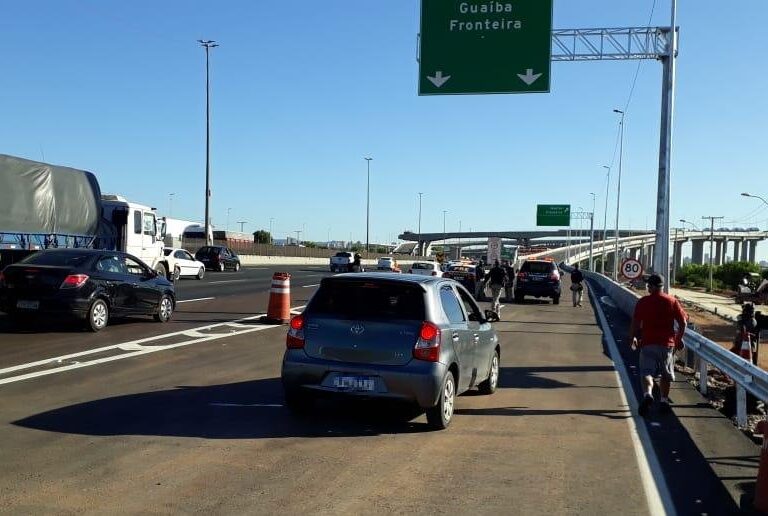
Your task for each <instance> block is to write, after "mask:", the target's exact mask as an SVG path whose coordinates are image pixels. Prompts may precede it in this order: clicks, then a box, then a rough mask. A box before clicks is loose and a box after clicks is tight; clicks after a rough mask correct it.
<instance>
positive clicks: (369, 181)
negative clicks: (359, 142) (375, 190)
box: [363, 157, 373, 253]
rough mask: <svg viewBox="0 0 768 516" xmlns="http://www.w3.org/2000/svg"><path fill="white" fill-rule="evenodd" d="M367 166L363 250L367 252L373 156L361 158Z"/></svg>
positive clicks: (369, 231) (369, 230) (369, 232)
mask: <svg viewBox="0 0 768 516" xmlns="http://www.w3.org/2000/svg"><path fill="white" fill-rule="evenodd" d="M363 159H364V160H365V162H366V164H367V166H368V187H367V190H366V191H367V193H366V197H365V199H366V201H365V252H366V253H369V252H370V250H369V248H368V246H369V245H370V234H371V160H372V159H373V158H369V157H366V158H363Z"/></svg>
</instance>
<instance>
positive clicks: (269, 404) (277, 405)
mask: <svg viewBox="0 0 768 516" xmlns="http://www.w3.org/2000/svg"><path fill="white" fill-rule="evenodd" d="M208 405H210V406H212V407H271V408H279V407H282V405H281V404H279V403H209V404H208Z"/></svg>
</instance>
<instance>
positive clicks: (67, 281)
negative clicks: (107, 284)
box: [59, 274, 88, 288]
mask: <svg viewBox="0 0 768 516" xmlns="http://www.w3.org/2000/svg"><path fill="white" fill-rule="evenodd" d="M86 281H88V275H87V274H70V275H69V276H67V277H66V278H64V281H62V282H61V287H59V288H80V287H82V286H83V285H85V282H86Z"/></svg>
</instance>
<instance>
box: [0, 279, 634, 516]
mask: <svg viewBox="0 0 768 516" xmlns="http://www.w3.org/2000/svg"><path fill="white" fill-rule="evenodd" d="M293 273H294V285H293V292H294V299H293V303H292V304H293V306H300V305H301V304H303V302H304V300H305V299H306V298H308V296H309V295H310V294H311V293H312V291H313V289H314V288H313V287H308V288H304V286H307V285H314V284H316V283H317V281H318V280H319V279H320V277H321V276H322V275H324V274H325V272H324V271H322V270H319V268H318V269H315V268H312V267H309V268H296V269H294V270H293ZM318 274H319V275H320V276H317V275H318ZM270 277H271V271H266V270H265V271H258V270H248V271H246V272H244V273H243V274H242V275H241V276H237V275H224V274H222V275H213V274H211V275H210V276H209V278H208V279H206V280H205V281H204V282H201V283H200V284H197V283H189V282H187V281H185V282H183V283H182V285H181V286H180V288H179V292H180V298H181V299H196V298H201V297H215V298H216V299H213V300H205V301H198V302H191V303H185V304H182V305H180V306H182V307H183V308H180V311H179V313H177V314H176V316H177V317H176V318H175V319H174V321H175V322H172V323H169V324H167V325H158V324H156V323H153V322H146V321H131V322H126V323H123V324H121V325H115V326H114V327H109V328H107V329H106V330H105V332H103V333H102V334H99V335H97V336H94V335H90V334H87V333H84V332H79V331H76V330H72V331H70V332H62V331H58V332H48V331H46V330H45V329H44V328H41V329H39V333H33V334H26V335H19V334H13V335H9V334H6V333H0V339H2V343H0V350H1V352H0V355H2V360H3V361H4V364H7V365H10V366H14V365H15V366H17V367H18V366H19V365H22V364H24V363H25V362H24V361H27V362H29V361H33V360H40V361H41V362H45V363H44V364H42V365H38V366H35V367H33V368H31V369H21V370H15V371H11V372H8V371H7V369H8V368H7V367H6V366H3V367H5V369H4V370H3V371H5V372H4V373H3V372H2V371H0V443H2V447H1V448H0V463H2V465H3V468H2V470H0V499H2V500H3V504H2V506H0V512H4V513H8V514H29V513H34V514H41V513H57V514H69V513H78V514H82V513H85V514H105V513H111V514H135V513H148V514H166V513H204V514H278V513H280V514H296V513H319V514H345V513H380V512H387V513H390V512H396V513H421V514H426V513H429V514H434V513H470V512H471V513H479V514H498V513H503V514H509V513H525V514H529V513H548V514H552V513H556V514H564V513H566V514H567V513H570V514H576V513H579V514H609V513H617V512H621V513H624V514H646V513H647V512H648V506H647V505H646V499H645V495H644V493H643V490H642V487H641V485H642V483H641V480H640V476H639V473H638V464H637V460H636V457H635V451H634V449H633V447H632V440H631V438H630V426H629V425H628V424H627V418H628V412H627V408H626V406H624V405H623V404H622V401H621V398H620V394H619V388H618V386H617V383H616V375H615V372H614V370H613V367H612V364H611V362H610V360H609V359H608V357H607V356H606V355H605V354H604V351H603V346H602V342H601V331H600V328H599V327H598V326H597V324H596V322H595V317H594V314H593V312H592V311H591V310H590V309H589V308H588V307H586V306H585V308H572V307H570V306H568V304H565V303H564V304H562V305H559V306H552V305H549V304H535V303H529V304H526V305H521V306H518V305H515V306H507V307H505V308H504V309H503V310H502V322H500V323H498V324H496V327H497V329H498V331H499V332H500V337H501V344H502V371H501V375H500V381H499V383H500V388H499V390H498V391H497V393H496V394H494V395H492V396H480V395H477V394H476V393H470V394H467V395H464V396H462V397H460V398H459V399H458V400H457V406H456V414H455V419H454V421H453V424H452V425H451V427H450V428H449V429H448V430H447V431H443V432H432V431H428V429H427V427H426V420H425V417H424V416H423V415H422V414H417V413H413V412H412V411H409V410H407V409H404V408H402V407H393V406H388V405H381V404H376V403H366V404H347V403H332V404H330V403H326V404H322V405H320V406H318V408H317V410H316V411H315V412H314V413H313V414H312V415H310V416H308V417H304V418H298V417H295V416H293V415H292V414H290V413H289V412H288V411H287V410H286V409H285V408H284V407H283V397H282V391H281V388H280V384H279V371H280V359H281V355H282V351H283V348H284V339H285V328H284V327H271V326H261V325H259V324H255V323H254V322H253V321H251V320H243V321H241V322H239V323H236V324H234V325H233V324H231V322H228V321H232V320H238V319H243V318H244V317H249V316H252V315H253V314H256V313H260V312H262V311H263V308H264V307H265V306H266V290H267V289H268V283H269V282H268V278H270ZM251 278H253V279H252V280H251ZM240 280H248V281H240ZM190 281H192V282H194V280H190ZM217 281H230V283H216V282H217ZM258 285H264V287H263V288H262V287H261V286H258ZM211 324H214V325H218V326H214V327H211V328H204V329H200V327H201V325H202V326H209V325H211ZM191 328H198V330H191ZM0 331H1V330H0ZM179 331H181V333H178V334H176V335H171V336H169V337H163V336H159V335H160V333H162V332H166V333H167V332H179ZM142 336H149V337H151V339H150V340H149V341H143V342H138V343H137V342H136V340H137V339H139V338H140V337H142ZM121 342H122V344H121ZM107 345H114V346H117V347H116V348H113V349H109V350H106V351H103V352H98V353H94V354H92V355H83V356H77V357H74V358H65V359H62V360H61V361H54V362H53V363H49V362H46V361H45V360H42V359H43V358H46V357H55V356H57V355H61V354H62V352H65V353H66V352H69V353H77V352H78V351H80V352H86V353H87V352H88V351H89V350H92V349H93V348H97V347H104V346H107ZM114 353H117V354H114ZM9 355H10V356H9ZM41 357H42V358H41ZM115 357H118V358H117V359H114V360H113V358H115ZM25 371H31V374H32V376H30V377H28V378H22V377H20V374H22V373H24V372H25ZM37 373H42V374H40V375H37ZM3 379H5V380H8V379H10V381H7V382H6V383H1V382H2V381H3Z"/></svg>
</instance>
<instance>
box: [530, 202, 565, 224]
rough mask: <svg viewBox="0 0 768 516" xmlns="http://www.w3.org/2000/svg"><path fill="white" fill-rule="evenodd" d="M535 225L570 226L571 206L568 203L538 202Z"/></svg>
mask: <svg viewBox="0 0 768 516" xmlns="http://www.w3.org/2000/svg"><path fill="white" fill-rule="evenodd" d="M536 225H537V226H570V225H571V206H570V205H569V204H539V205H538V206H536Z"/></svg>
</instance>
